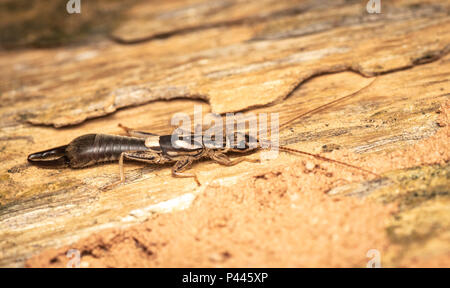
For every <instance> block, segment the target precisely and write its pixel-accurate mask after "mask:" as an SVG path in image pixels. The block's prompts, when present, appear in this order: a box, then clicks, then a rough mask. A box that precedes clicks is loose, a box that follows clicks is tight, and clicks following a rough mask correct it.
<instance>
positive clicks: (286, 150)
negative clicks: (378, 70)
mask: <svg viewBox="0 0 450 288" xmlns="http://www.w3.org/2000/svg"><path fill="white" fill-rule="evenodd" d="M375 80H377V78H375V79H374V80H372V82H370V83H369V84H368V85H366V86H364V87H363V88H361V89H359V90H358V91H356V92H354V93H352V94H349V95H346V96H344V97H341V98H339V99H336V100H334V101H331V102H329V103H327V104H324V105H321V106H319V107H317V108H315V109H313V110H310V111H308V112H305V113H302V114H300V115H298V116H296V117H294V118H292V119H290V120H289V121H287V122H285V123H283V124H281V125H280V126H279V131H281V129H283V128H284V127H286V126H287V125H288V124H290V123H292V122H294V121H295V120H298V119H300V118H302V117H305V116H306V115H311V114H314V113H317V112H319V111H322V110H324V109H326V108H329V107H331V106H333V105H335V104H337V103H339V102H342V101H344V100H346V99H349V98H351V97H353V96H355V95H357V94H358V93H359V92H361V91H363V90H365V89H367V88H369V87H370V86H371V85H372V84H373V83H374V82H375ZM269 143H270V144H271V142H269ZM270 144H269V145H270ZM278 149H279V150H281V151H285V152H290V153H298V154H303V155H307V156H311V157H314V158H316V159H320V160H323V161H328V162H333V163H337V164H340V165H343V166H347V167H350V168H353V169H357V170H360V171H364V172H366V173H369V174H372V175H375V176H377V177H381V175H379V174H377V173H375V172H372V171H369V170H366V169H364V168H361V167H358V166H355V165H352V164H348V163H345V162H341V161H338V160H334V159H330V158H327V157H324V156H321V155H319V154H314V153H309V152H305V151H300V150H297V149H293V148H289V147H285V146H278Z"/></svg>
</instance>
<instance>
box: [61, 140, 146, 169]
mask: <svg viewBox="0 0 450 288" xmlns="http://www.w3.org/2000/svg"><path fill="white" fill-rule="evenodd" d="M147 149H148V148H147V147H145V139H140V138H134V137H125V136H114V135H105V134H87V135H83V136H80V137H78V138H75V139H74V140H73V141H72V142H70V143H69V145H68V146H67V148H66V156H67V158H68V159H69V166H70V167H72V168H82V167H86V166H90V165H94V164H97V163H102V162H108V161H117V160H118V159H119V157H120V154H121V153H122V152H126V151H145V150H147Z"/></svg>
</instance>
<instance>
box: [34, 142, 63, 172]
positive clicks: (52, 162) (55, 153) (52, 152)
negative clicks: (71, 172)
mask: <svg viewBox="0 0 450 288" xmlns="http://www.w3.org/2000/svg"><path fill="white" fill-rule="evenodd" d="M66 148H67V145H64V146H59V147H56V148H52V149H48V150H45V151H42V152H37V153H33V154H30V155H28V162H30V163H32V164H34V165H37V166H39V167H43V168H63V167H67V166H68V164H69V159H68V158H67V157H66Z"/></svg>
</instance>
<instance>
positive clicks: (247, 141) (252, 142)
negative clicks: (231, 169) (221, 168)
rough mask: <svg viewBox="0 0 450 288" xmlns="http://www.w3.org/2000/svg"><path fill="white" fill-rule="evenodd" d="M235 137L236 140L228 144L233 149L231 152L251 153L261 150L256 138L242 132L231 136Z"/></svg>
mask: <svg viewBox="0 0 450 288" xmlns="http://www.w3.org/2000/svg"><path fill="white" fill-rule="evenodd" d="M233 136H234V139H230V140H231V143H228V144H229V145H230V147H231V148H230V150H231V151H233V152H249V151H252V150H255V149H258V148H259V143H258V139H257V138H256V137H253V136H251V135H249V134H246V133H242V132H235V133H234V134H231V135H230V137H233Z"/></svg>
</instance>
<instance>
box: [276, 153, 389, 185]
mask: <svg viewBox="0 0 450 288" xmlns="http://www.w3.org/2000/svg"><path fill="white" fill-rule="evenodd" d="M278 149H280V150H281V151H285V152H291V153H299V154H304V155H308V156H311V157H314V158H316V159H319V160H324V161H329V162H334V163H337V164H340V165H344V166H347V167H350V168H353V169H357V170H361V171H364V172H366V173H369V174H372V175H375V176H377V177H380V178H381V175H379V174H377V173H375V172H372V171H369V170H366V169H364V168H361V167H358V166H355V165H352V164H348V163H345V162H341V161H338V160H334V159H330V158H327V157H324V156H321V155H319V154H313V153H309V152H304V151H300V150H297V149H292V148H288V147H284V146H279V147H278Z"/></svg>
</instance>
